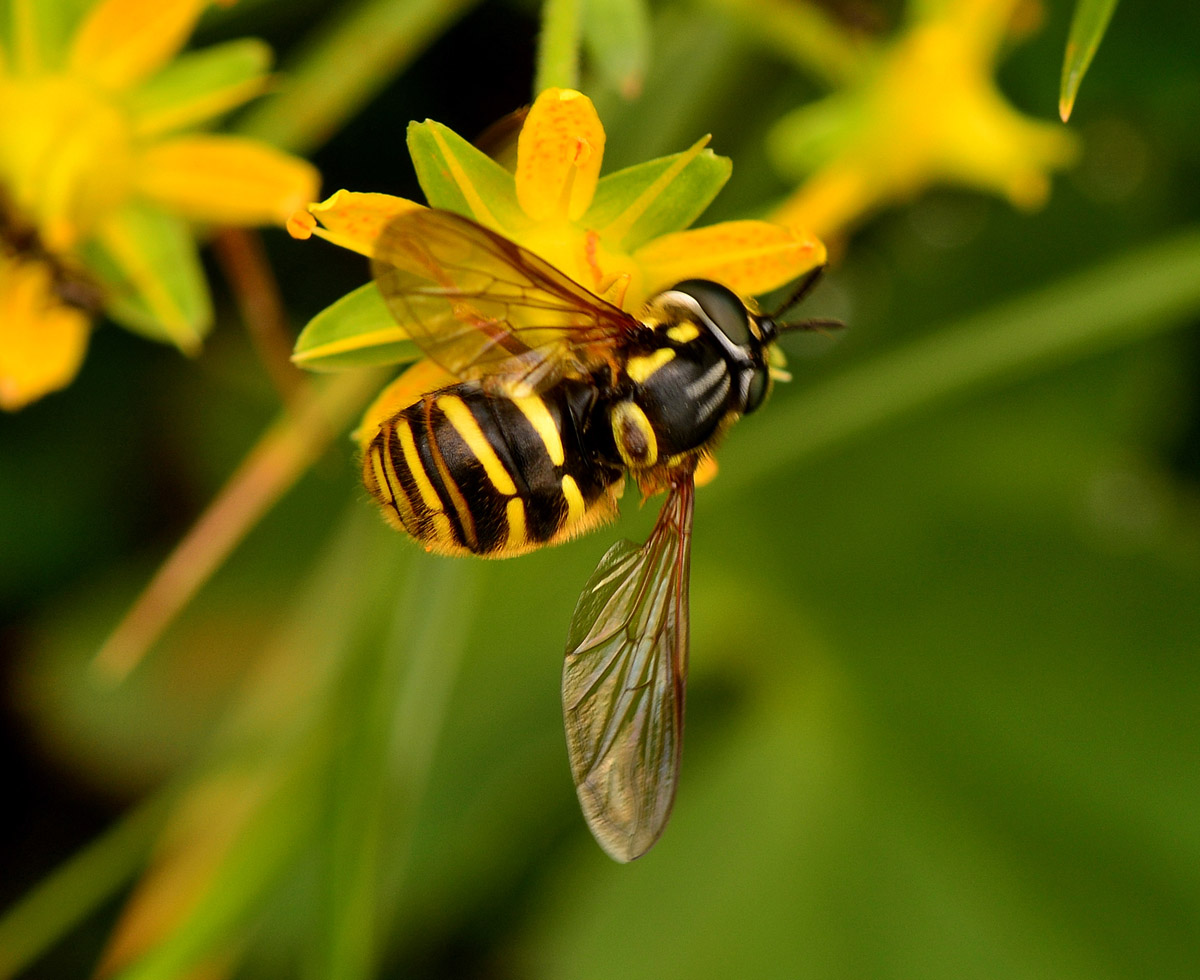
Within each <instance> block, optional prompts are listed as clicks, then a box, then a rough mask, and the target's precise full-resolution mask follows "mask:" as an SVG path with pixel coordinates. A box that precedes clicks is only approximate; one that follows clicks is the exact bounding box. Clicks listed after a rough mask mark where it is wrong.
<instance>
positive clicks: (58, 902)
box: [0, 793, 173, 980]
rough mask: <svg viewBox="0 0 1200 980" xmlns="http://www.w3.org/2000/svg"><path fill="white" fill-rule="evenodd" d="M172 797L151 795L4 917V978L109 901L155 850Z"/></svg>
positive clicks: (0, 960) (0, 972) (0, 943)
mask: <svg viewBox="0 0 1200 980" xmlns="http://www.w3.org/2000/svg"><path fill="white" fill-rule="evenodd" d="M172 799H173V797H172V796H171V795H170V794H168V793H161V794H159V795H157V796H152V797H151V798H150V799H149V801H147V802H146V803H143V804H142V805H141V806H139V807H137V808H136V809H134V810H131V811H130V812H129V813H128V814H126V815H125V816H124V817H122V818H121V819H120V820H118V821H117V822H116V823H115V824H113V825H112V826H111V827H109V828H108V829H107V830H105V831H104V832H103V833H101V834H100V836H99V837H97V838H96V839H95V840H94V841H92V842H91V843H89V844H87V845H85V846H84V847H83V848H81V849H80V850H79V851H78V852H77V853H76V854H74V855H73V856H72V857H70V858H68V859H67V860H66V861H65V862H64V863H63V864H62V865H61V866H60V867H59V868H57V869H56V870H55V871H54V872H52V873H51V874H50V875H49V876H48V877H47V878H44V879H43V880H42V881H41V882H39V884H38V885H37V886H36V887H35V888H34V889H33V890H32V891H31V892H29V894H27V895H25V896H24V897H23V898H21V899H20V900H19V901H18V902H17V903H16V904H15V905H13V906H12V907H10V908H8V909H6V910H5V912H4V916H3V918H0V977H2V978H5V980H7V978H9V977H14V976H17V975H19V974H22V973H24V971H25V970H26V969H27V968H28V967H29V966H30V964H31V963H33V962H34V960H36V959H37V958H38V957H39V956H41V955H42V954H43V953H44V952H45V951H46V950H47V949H49V948H50V947H51V946H53V945H54V944H55V943H56V942H59V941H61V940H62V938H63V936H64V935H66V934H68V933H69V932H70V930H71V929H72V928H74V927H75V926H76V925H78V923H79V922H80V920H82V919H85V918H86V917H87V916H88V915H92V914H94V913H95V912H96V909H97V908H98V907H99V906H100V905H102V904H103V903H105V902H107V901H110V900H111V899H112V896H113V894H114V893H116V892H117V891H118V890H119V889H121V888H122V887H123V886H124V885H125V884H126V883H127V882H128V881H129V880H130V879H131V878H133V877H134V875H135V874H136V873H137V870H138V868H139V867H141V865H142V864H143V862H145V860H146V858H147V857H148V855H149V854H150V852H151V851H152V849H153V844H154V840H155V838H156V837H157V835H158V833H159V831H160V830H161V829H162V824H163V822H164V820H165V817H166V812H167V806H168V804H169V803H171V802H172Z"/></svg>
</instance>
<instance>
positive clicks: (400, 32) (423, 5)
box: [236, 0, 479, 154]
mask: <svg viewBox="0 0 1200 980" xmlns="http://www.w3.org/2000/svg"><path fill="white" fill-rule="evenodd" d="M478 2H479V0H403V2H397V0H363V2H362V3H360V4H359V5H358V6H357V7H354V8H353V9H351V10H349V11H346V12H344V13H340V14H338V15H337V16H335V17H333V18H330V20H329V21H326V22H324V23H322V24H320V25H319V26H318V27H317V28H316V29H315V30H314V31H313V32H312V34H311V35H310V37H309V39H308V40H307V41H306V43H305V44H304V45H302V47H301V50H300V53H299V54H298V55H297V57H296V58H295V59H293V60H292V61H290V62H289V63H287V64H284V66H283V76H284V78H285V79H286V82H285V87H283V88H282V89H281V90H280V92H279V94H278V95H276V96H274V97H273V98H268V99H263V100H262V101H261V102H259V103H257V104H256V105H255V107H254V108H252V109H251V110H249V111H248V112H247V113H245V114H244V115H243V116H242V117H241V119H240V120H239V121H238V125H237V127H236V128H237V129H238V130H239V131H240V132H242V133H244V134H245V135H247V136H254V137H256V138H258V139H263V140H266V141H267V142H269V143H274V144H275V145H276V146H279V147H282V148H283V149H285V150H290V151H291V152H293V153H301V154H307V153H310V152H311V151H312V150H314V149H315V148H317V147H319V146H320V145H321V144H323V143H324V142H325V141H326V140H327V139H329V137H330V136H331V135H332V134H333V133H335V132H336V131H337V130H338V129H339V128H340V127H341V125H342V124H343V123H344V122H345V121H346V120H347V119H348V118H350V117H351V116H353V115H354V114H355V113H356V112H358V110H359V109H361V108H362V107H363V106H364V105H365V104H366V103H367V102H369V101H370V100H371V98H372V97H374V96H375V95H376V94H377V93H378V92H379V91H380V90H381V89H382V88H383V87H384V86H385V85H386V84H387V83H388V82H389V81H390V80H391V79H392V78H394V77H395V76H396V75H398V74H399V73H400V72H401V71H403V70H404V69H405V68H407V67H408V65H410V64H411V63H412V61H413V60H414V59H415V58H416V57H417V55H419V54H420V53H421V52H422V51H424V50H425V48H426V47H427V46H428V45H429V43H430V42H431V41H433V40H435V39H436V38H438V37H439V36H440V35H441V34H442V33H444V32H445V31H446V30H447V28H449V27H450V26H451V25H452V24H453V23H454V22H455V21H457V20H458V19H459V18H460V17H461V16H462V15H463V14H465V13H466V12H467V11H468V10H469V9H470V8H471V7H473V6H474V5H475V4H476V3H478Z"/></svg>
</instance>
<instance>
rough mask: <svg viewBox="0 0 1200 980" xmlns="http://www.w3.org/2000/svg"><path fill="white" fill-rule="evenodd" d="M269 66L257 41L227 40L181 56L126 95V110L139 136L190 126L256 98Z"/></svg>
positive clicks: (265, 50)
mask: <svg viewBox="0 0 1200 980" xmlns="http://www.w3.org/2000/svg"><path fill="white" fill-rule="evenodd" d="M270 68H271V49H270V48H269V47H268V46H267V45H266V44H264V43H263V42H262V41H258V40H255V39H253V38H246V39H243V40H240V41H230V42H229V43H227V44H220V45H217V46H216V47H211V48H206V49H204V50H203V51H197V52H195V53H193V54H185V55H181V56H180V57H179V58H177V59H175V61H173V62H172V63H171V64H170V65H168V66H167V67H166V68H164V69H163V70H162V71H161V72H159V73H158V74H157V75H155V76H154V78H152V79H151V80H150V81H149V82H147V83H145V84H144V85H142V86H140V87H139V88H138V89H136V90H135V91H134V92H133V93H132V94H131V96H130V98H129V108H130V111H131V113H132V114H133V116H134V118H136V119H137V121H138V124H137V125H138V131H139V132H140V133H142V134H143V135H144V134H147V133H154V134H158V133H166V132H172V131H174V130H179V129H183V128H185V127H188V126H195V125H198V124H200V123H204V122H207V121H208V120H210V119H213V118H215V117H216V116H219V115H221V114H222V113H224V112H228V111H229V110H230V109H233V108H236V107H237V106H239V105H241V104H242V103H243V102H245V101H246V100H248V99H250V98H253V97H254V96H255V95H258V94H259V93H260V92H261V91H262V90H263V89H264V88H265V87H266V84H267V72H268V71H270Z"/></svg>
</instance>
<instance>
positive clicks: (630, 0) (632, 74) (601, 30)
mask: <svg viewBox="0 0 1200 980" xmlns="http://www.w3.org/2000/svg"><path fill="white" fill-rule="evenodd" d="M583 42H584V44H585V45H586V46H587V51H588V54H589V56H590V57H591V59H592V60H593V61H594V62H595V64H596V68H597V69H598V70H599V71H600V74H601V75H603V76H604V78H605V79H606V80H607V81H608V82H609V83H610V84H611V85H613V86H614V87H615V88H616V89H617V90H618V91H619V92H620V93H621V94H622V95H623V96H624V97H625V98H627V99H632V98H634V97H635V96H637V95H638V94H639V93H640V92H641V90H642V81H643V79H644V78H645V76H646V65H647V64H648V63H649V61H650V11H649V10H648V9H647V8H646V3H645V0H588V2H587V3H586V4H585V5H584V11H583Z"/></svg>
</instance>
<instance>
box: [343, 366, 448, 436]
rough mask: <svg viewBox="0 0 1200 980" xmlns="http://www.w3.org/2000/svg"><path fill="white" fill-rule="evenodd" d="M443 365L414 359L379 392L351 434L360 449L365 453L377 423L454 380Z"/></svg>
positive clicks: (376, 428) (376, 430)
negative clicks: (414, 360)
mask: <svg viewBox="0 0 1200 980" xmlns="http://www.w3.org/2000/svg"><path fill="white" fill-rule="evenodd" d="M457 380H458V378H456V377H455V376H454V375H453V374H451V373H450V372H449V371H447V370H446V369H445V368H444V367H441V366H440V365H438V364H435V363H434V362H433V361H430V360H427V359H426V360H421V361H417V362H415V363H414V364H413V365H412V366H411V367H410V368H408V370H406V371H404V372H403V373H402V374H401V375H400V377H398V378H396V380H395V381H393V382H392V383H391V384H389V385H388V386H387V387H386V388H384V389H383V391H381V392H380V393H379V396H378V397H377V398H376V399H375V400H374V401H373V402H371V404H370V407H368V408H367V410H366V411H365V412H363V417H362V422H361V423H360V424H359V427H358V429H357V430H356V431H355V433H354V438H355V439H356V440H357V441H358V445H359V448H360V449H362V450H363V451H364V452H366V449H367V446H368V445H369V444H370V442H371V440H372V439H374V438H375V433H376V432H378V431H379V425H380V423H382V422H384V421H386V420H387V419H390V418H391V417H392V416H393V415H395V414H396V413H397V412H400V411H403V410H404V409H406V408H408V406H409V405H414V404H416V402H417V400H418V399H419V398H420V397H421V396H422V395H423V394H425V393H426V392H427V391H437V389H438V388H444V387H446V385H450V384H454V382H455V381H457Z"/></svg>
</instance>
